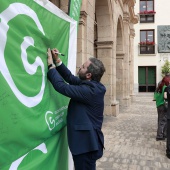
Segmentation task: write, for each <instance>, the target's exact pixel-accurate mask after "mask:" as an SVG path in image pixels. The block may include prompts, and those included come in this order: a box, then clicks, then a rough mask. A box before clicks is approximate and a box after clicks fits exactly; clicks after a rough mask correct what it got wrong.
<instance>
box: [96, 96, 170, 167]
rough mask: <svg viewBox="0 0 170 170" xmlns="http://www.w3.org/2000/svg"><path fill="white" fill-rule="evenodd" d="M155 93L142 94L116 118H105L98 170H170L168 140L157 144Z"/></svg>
mask: <svg viewBox="0 0 170 170" xmlns="http://www.w3.org/2000/svg"><path fill="white" fill-rule="evenodd" d="M152 99H153V93H139V94H138V95H137V96H136V98H135V100H134V102H133V103H132V105H131V106H130V107H129V108H127V109H124V111H121V113H120V114H119V115H118V116H117V117H111V116H105V118H104V124H103V133H104V135H105V150H104V155H103V157H102V158H101V159H99V160H98V161H97V170H170V159H168V158H167V157H166V156H165V149H166V141H156V139H155V137H156V130H157V110H156V106H155V102H154V101H152Z"/></svg>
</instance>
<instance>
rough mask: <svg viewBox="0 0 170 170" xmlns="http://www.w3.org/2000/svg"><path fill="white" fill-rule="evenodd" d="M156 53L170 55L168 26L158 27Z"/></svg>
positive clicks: (169, 30) (169, 27)
mask: <svg viewBox="0 0 170 170" xmlns="http://www.w3.org/2000/svg"><path fill="white" fill-rule="evenodd" d="M158 53H170V25H161V26H158Z"/></svg>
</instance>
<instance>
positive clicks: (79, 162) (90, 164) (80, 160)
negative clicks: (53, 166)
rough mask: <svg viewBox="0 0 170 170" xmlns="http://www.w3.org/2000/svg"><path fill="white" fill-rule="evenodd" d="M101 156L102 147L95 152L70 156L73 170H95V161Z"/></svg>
mask: <svg viewBox="0 0 170 170" xmlns="http://www.w3.org/2000/svg"><path fill="white" fill-rule="evenodd" d="M102 155H103V147H100V148H99V150H97V151H92V152H87V153H83V154H79V155H72V156H73V161H74V167H75V170H96V160H97V159H99V158H101V157H102Z"/></svg>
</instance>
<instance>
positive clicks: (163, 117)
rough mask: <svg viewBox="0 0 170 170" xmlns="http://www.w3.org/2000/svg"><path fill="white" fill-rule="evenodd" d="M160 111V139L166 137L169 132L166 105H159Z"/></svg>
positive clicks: (158, 133)
mask: <svg viewBox="0 0 170 170" xmlns="http://www.w3.org/2000/svg"><path fill="white" fill-rule="evenodd" d="M157 111H158V129H157V137H156V138H158V139H160V138H164V137H165V136H166V133H167V111H166V110H165V107H164V105H161V106H158V107H157Z"/></svg>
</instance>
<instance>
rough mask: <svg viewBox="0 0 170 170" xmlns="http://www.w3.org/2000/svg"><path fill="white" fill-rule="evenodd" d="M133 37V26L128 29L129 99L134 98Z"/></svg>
mask: <svg viewBox="0 0 170 170" xmlns="http://www.w3.org/2000/svg"><path fill="white" fill-rule="evenodd" d="M134 37H135V30H134V28H131V29H130V52H129V53H130V60H129V67H130V97H131V101H133V100H134V98H135V94H134Z"/></svg>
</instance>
